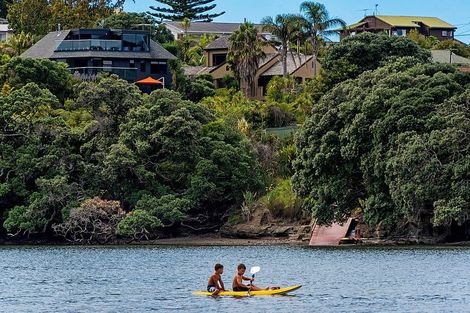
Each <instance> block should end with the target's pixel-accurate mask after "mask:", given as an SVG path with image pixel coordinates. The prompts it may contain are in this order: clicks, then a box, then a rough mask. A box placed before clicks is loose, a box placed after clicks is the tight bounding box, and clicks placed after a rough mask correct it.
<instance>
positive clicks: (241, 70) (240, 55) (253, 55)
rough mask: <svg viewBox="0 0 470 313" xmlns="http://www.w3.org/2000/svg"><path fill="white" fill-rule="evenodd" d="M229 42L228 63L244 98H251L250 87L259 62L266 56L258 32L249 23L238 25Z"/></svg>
mask: <svg viewBox="0 0 470 313" xmlns="http://www.w3.org/2000/svg"><path fill="white" fill-rule="evenodd" d="M229 42H230V48H229V52H228V62H229V64H230V66H231V68H232V70H233V71H234V73H235V76H236V77H237V78H238V79H239V80H240V86H243V89H244V90H243V93H244V94H245V96H246V97H249V96H253V92H252V86H253V82H254V80H255V77H256V72H257V71H258V67H259V62H260V59H262V58H264V57H265V56H266V54H265V53H264V51H263V46H264V42H263V41H262V39H260V37H259V36H258V30H257V29H256V28H255V27H254V25H253V24H252V23H249V22H245V23H243V24H242V25H240V29H239V30H237V31H235V32H234V33H233V34H232V35H231V36H230V37H229Z"/></svg>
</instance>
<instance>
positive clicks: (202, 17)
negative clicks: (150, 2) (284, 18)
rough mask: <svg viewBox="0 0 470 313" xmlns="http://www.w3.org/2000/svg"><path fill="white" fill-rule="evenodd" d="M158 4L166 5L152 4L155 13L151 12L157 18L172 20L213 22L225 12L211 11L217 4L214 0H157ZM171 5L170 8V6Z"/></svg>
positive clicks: (151, 7)
mask: <svg viewBox="0 0 470 313" xmlns="http://www.w3.org/2000/svg"><path fill="white" fill-rule="evenodd" d="M156 1H157V3H158V4H163V5H165V6H164V7H159V6H157V7H154V6H150V9H151V10H153V11H155V13H149V14H150V15H152V16H154V17H156V18H157V19H159V20H160V19H161V20H163V19H165V20H171V21H182V20H184V19H189V20H191V21H204V22H211V21H212V20H213V19H214V18H216V17H218V16H221V15H223V14H225V12H220V13H209V11H212V10H213V9H214V8H215V7H216V4H213V3H212V2H214V0H205V1H200V0H156ZM168 7H169V8H168Z"/></svg>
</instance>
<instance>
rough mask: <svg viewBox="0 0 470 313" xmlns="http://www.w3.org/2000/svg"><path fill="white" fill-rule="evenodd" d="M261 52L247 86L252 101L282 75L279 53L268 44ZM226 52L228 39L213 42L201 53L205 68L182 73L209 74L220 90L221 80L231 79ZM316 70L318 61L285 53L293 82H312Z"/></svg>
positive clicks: (318, 68) (188, 74)
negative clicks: (250, 83)
mask: <svg viewBox="0 0 470 313" xmlns="http://www.w3.org/2000/svg"><path fill="white" fill-rule="evenodd" d="M263 50H264V53H265V54H266V56H265V57H264V58H262V59H261V60H259V68H258V71H257V72H256V76H255V81H254V84H253V86H251V88H252V90H251V94H253V95H254V98H256V99H259V100H262V99H264V96H265V95H266V91H267V88H266V87H267V85H268V83H269V81H270V80H271V79H272V78H273V77H274V76H282V75H283V65H282V62H281V54H280V53H279V50H278V49H277V48H276V47H274V46H272V45H269V44H267V45H265V46H264V47H263ZM228 52H229V40H228V37H226V36H223V37H220V38H218V39H216V40H214V41H213V42H212V43H210V44H209V45H208V46H207V47H206V48H205V49H204V57H205V60H206V64H205V66H192V67H186V68H185V69H184V71H185V74H186V75H187V76H190V77H193V76H197V75H202V74H210V75H211V76H212V78H213V80H214V84H215V86H216V87H220V86H221V82H222V79H223V78H224V77H225V76H227V75H229V76H234V75H233V72H232V71H231V69H230V67H229V66H228V64H227V55H228ZM320 68H321V66H320V64H319V63H318V61H315V62H314V57H313V56H311V55H303V54H298V53H296V52H289V55H288V58H287V72H288V74H289V75H291V76H293V77H294V78H295V79H296V81H297V82H299V83H302V82H305V81H307V80H310V79H312V78H313V77H314V76H315V75H316V74H318V73H319V72H320ZM315 73H316V74H315ZM242 88H243V86H242Z"/></svg>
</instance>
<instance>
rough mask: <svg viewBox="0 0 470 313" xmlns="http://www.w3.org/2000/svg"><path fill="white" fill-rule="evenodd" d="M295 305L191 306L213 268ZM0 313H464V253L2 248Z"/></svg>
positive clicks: (467, 305)
mask: <svg viewBox="0 0 470 313" xmlns="http://www.w3.org/2000/svg"><path fill="white" fill-rule="evenodd" d="M216 262H220V263H223V264H224V265H225V273H224V275H223V278H224V281H225V283H226V285H227V286H228V285H230V281H231V278H232V277H233V274H234V272H235V267H236V265H237V263H239V262H244V263H245V264H246V265H247V267H248V268H250V267H251V266H254V265H259V266H261V272H260V273H259V274H258V275H257V280H256V282H257V284H258V285H260V286H265V285H271V284H275V285H282V286H286V285H293V284H302V285H303V287H302V288H301V289H299V290H297V291H296V292H295V293H294V294H293V296H277V297H258V298H256V297H253V298H244V299H235V298H229V297H225V298H219V299H212V298H210V297H207V298H205V297H196V296H193V295H191V292H192V291H196V290H202V289H205V286H206V282H207V278H208V276H209V275H210V274H211V272H212V268H213V265H214V263H216ZM0 271H1V272H0V273H1V274H0V311H1V312H152V311H155V312H276V313H280V312H470V249H465V248H426V249H425V248H414V249H411V248H406V249H405V248H401V249H388V248H387V249H377V248H358V249H349V248H347V249H311V248H302V247H151V248H149V247H122V248H109V247H31V248H28V247H0Z"/></svg>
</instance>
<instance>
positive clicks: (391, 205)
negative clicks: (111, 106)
mask: <svg viewBox="0 0 470 313" xmlns="http://www.w3.org/2000/svg"><path fill="white" fill-rule="evenodd" d="M419 62H420V61H419V60H417V59H414V58H402V59H399V60H396V61H395V62H393V63H390V64H388V65H386V66H384V67H382V68H379V69H377V70H375V71H374V72H368V73H365V74H363V75H360V76H359V77H358V78H357V79H355V80H349V81H346V82H344V83H341V84H339V85H338V86H337V87H335V88H334V89H333V90H331V92H329V93H328V94H326V95H325V96H324V97H323V98H322V99H321V101H320V102H319V103H318V105H316V106H315V107H314V109H313V112H312V115H311V116H310V117H309V119H308V120H307V122H306V124H305V127H304V128H303V129H302V130H301V132H300V136H298V138H297V140H296V145H297V149H298V155H297V158H296V160H295V162H294V168H295V171H296V173H295V175H294V179H293V182H294V187H295V190H296V191H297V192H298V194H300V195H301V196H303V197H306V206H307V208H308V209H310V210H311V211H312V212H313V213H314V215H315V217H316V218H317V219H318V221H319V222H320V223H329V222H332V221H334V220H342V219H344V218H345V217H348V216H350V213H351V212H352V211H353V210H354V209H356V208H358V207H361V208H362V210H363V212H364V214H365V219H366V221H367V222H368V223H370V224H372V225H374V224H377V223H379V222H391V223H393V222H394V221H396V220H397V219H405V220H406V221H410V222H412V223H417V224H418V225H419V228H420V229H426V227H427V226H429V224H430V223H432V224H433V225H444V224H445V225H449V224H451V223H453V222H456V223H463V222H464V221H466V220H468V217H469V213H470V203H469V202H468V201H469V199H470V194H469V189H468V185H469V183H470V181H469V177H470V175H469V174H470V172H469V169H470V167H469V158H468V155H469V149H470V141H469V138H468V136H467V134H468V132H469V129H468V127H469V125H470V115H469V113H468V112H469V107H468V106H469V99H470V98H469V95H470V86H469V83H470V75H468V74H463V73H460V72H458V71H457V70H456V69H454V68H453V67H451V66H446V65H437V64H422V63H419ZM465 186H467V187H465Z"/></svg>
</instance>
